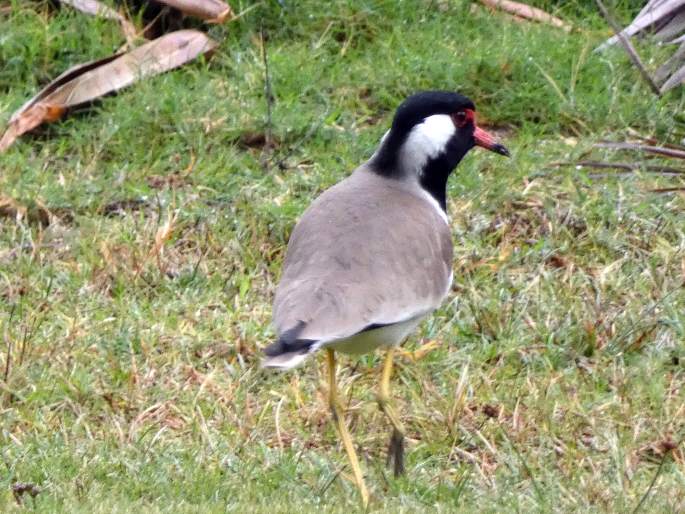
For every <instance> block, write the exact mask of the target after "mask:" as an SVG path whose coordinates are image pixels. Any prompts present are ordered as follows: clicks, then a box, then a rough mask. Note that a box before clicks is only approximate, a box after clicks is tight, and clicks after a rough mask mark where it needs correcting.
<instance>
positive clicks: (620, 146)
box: [594, 141, 685, 159]
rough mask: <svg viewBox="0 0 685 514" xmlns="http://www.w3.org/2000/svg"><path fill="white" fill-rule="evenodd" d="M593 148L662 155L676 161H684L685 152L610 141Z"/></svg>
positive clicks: (597, 144)
mask: <svg viewBox="0 0 685 514" xmlns="http://www.w3.org/2000/svg"><path fill="white" fill-rule="evenodd" d="M594 147H595V148H609V149H612V150H636V151H638V152H646V153H651V154H655V155H663V156H665V157H674V158H676V159H685V151H683V150H675V149H672V148H666V147H663V146H652V145H641V144H638V143H614V142H611V141H602V142H600V143H596V144H595V145H594Z"/></svg>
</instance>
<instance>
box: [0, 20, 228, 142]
mask: <svg viewBox="0 0 685 514" xmlns="http://www.w3.org/2000/svg"><path fill="white" fill-rule="evenodd" d="M216 47H217V43H216V42H215V41H213V40H211V39H210V38H209V37H207V36H206V35H205V34H203V33H202V32H199V31H197V30H179V31H176V32H172V33H170V34H167V35H166V36H162V37H160V38H158V39H155V40H154V41H150V42H149V43H146V44H144V45H142V46H139V47H138V48H136V49H134V50H131V51H130V52H128V53H125V54H117V55H113V56H110V57H106V58H104V59H100V60H97V61H91V62H88V63H85V64H80V65H78V66H74V67H73V68H70V69H69V70H67V71H66V72H64V73H63V74H62V75H60V76H59V77H57V79H55V80H54V81H53V82H51V83H50V84H48V85H47V86H46V87H45V88H44V89H43V90H42V91H40V92H39V93H38V94H37V95H36V96H35V97H33V98H32V99H31V100H29V101H28V102H26V103H25V104H24V105H23V106H22V107H21V108H20V109H19V110H18V111H17V112H15V113H14V114H13V115H12V117H11V118H10V122H9V126H8V127H7V130H6V131H5V133H4V134H3V136H2V138H1V139H0V153H1V152H4V151H5V150H6V149H7V148H9V146H10V145H12V143H14V141H15V140H16V139H17V138H18V137H19V136H21V135H22V134H24V133H26V132H28V131H29V130H32V129H33V128H35V127H37V126H38V125H40V124H41V123H44V122H51V121H55V120H57V119H59V118H60V117H61V116H62V115H63V114H64V113H65V112H66V110H67V109H68V108H70V107H75V106H77V105H81V104H84V103H87V102H90V101H92V100H95V99H96V98H99V97H101V96H103V95H106V94H108V93H112V92H114V91H118V90H119V89H122V88H124V87H126V86H129V85H131V84H133V83H134V82H136V81H137V80H140V79H142V78H144V77H148V76H152V75H157V74H159V73H163V72H165V71H168V70H171V69H173V68H177V67H179V66H181V65H183V64H185V63H187V62H188V61H192V60H193V59H195V58H196V57H197V56H198V55H201V54H208V53H210V52H211V51H213V50H214V49H215V48H216Z"/></svg>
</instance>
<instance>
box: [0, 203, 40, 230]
mask: <svg viewBox="0 0 685 514" xmlns="http://www.w3.org/2000/svg"><path fill="white" fill-rule="evenodd" d="M0 217H3V218H13V219H15V220H17V221H21V220H26V221H27V222H28V223H31V224H33V223H37V224H39V225H42V226H44V227H47V226H48V225H49V224H50V212H49V211H48V210H47V208H45V206H44V205H43V204H42V203H40V202H36V203H35V205H24V204H21V203H19V202H18V201H16V200H15V199H14V198H10V197H9V196H0Z"/></svg>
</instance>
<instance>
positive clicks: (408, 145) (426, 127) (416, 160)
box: [399, 114, 456, 176]
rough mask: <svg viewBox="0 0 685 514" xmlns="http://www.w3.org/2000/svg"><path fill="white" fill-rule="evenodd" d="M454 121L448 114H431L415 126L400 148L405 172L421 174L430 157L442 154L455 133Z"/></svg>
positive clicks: (401, 161) (400, 160) (401, 162)
mask: <svg viewBox="0 0 685 514" xmlns="http://www.w3.org/2000/svg"><path fill="white" fill-rule="evenodd" d="M455 132H456V129H455V127H454V122H453V121H452V118H450V117H449V116H448V115H447V114H435V115H433V116H429V117H428V118H426V119H425V120H423V122H422V123H419V124H418V125H416V126H414V128H412V129H411V132H409V135H408V136H407V140H406V141H405V142H404V144H403V145H402V149H401V150H400V159H399V162H400V165H401V166H402V167H403V168H404V171H405V172H408V173H413V174H415V175H416V176H419V175H420V174H421V172H422V171H423V167H424V166H425V165H426V163H427V162H428V160H429V159H432V158H434V157H437V156H438V155H440V154H441V153H442V152H443V151H444V150H445V147H446V146H447V142H448V141H449V140H450V138H451V137H452V136H453V135H454V133H455Z"/></svg>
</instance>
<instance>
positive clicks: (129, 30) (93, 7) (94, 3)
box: [60, 0, 137, 44]
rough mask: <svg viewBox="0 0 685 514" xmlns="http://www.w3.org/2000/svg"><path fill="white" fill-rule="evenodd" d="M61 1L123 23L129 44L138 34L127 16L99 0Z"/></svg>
mask: <svg viewBox="0 0 685 514" xmlns="http://www.w3.org/2000/svg"><path fill="white" fill-rule="evenodd" d="M60 3H62V4H65V5H69V6H71V7H73V8H74V9H76V10H78V11H81V12H82V13H84V14H89V15H91V16H97V17H100V18H106V19H108V20H115V21H118V22H119V24H120V25H121V30H122V31H123V33H124V36H125V37H126V41H128V43H129V44H130V43H132V42H133V41H134V40H135V38H136V36H137V34H136V28H135V26H134V25H133V23H131V22H130V21H128V20H127V19H126V17H125V16H123V15H121V14H119V13H118V12H116V11H115V10H114V9H112V8H111V7H108V6H106V5H105V4H103V3H102V2H99V1H98V0H60Z"/></svg>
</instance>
